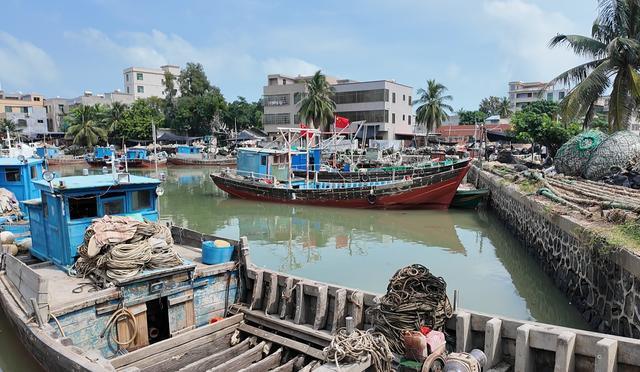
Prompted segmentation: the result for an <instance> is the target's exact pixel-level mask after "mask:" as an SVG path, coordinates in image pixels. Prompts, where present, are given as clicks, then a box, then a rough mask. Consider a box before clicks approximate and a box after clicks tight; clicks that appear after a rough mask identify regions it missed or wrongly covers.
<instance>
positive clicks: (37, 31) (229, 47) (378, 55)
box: [0, 0, 597, 110]
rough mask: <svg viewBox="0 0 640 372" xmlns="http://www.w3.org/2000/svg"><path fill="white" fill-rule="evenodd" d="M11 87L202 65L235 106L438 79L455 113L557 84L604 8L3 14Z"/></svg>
mask: <svg viewBox="0 0 640 372" xmlns="http://www.w3.org/2000/svg"><path fill="white" fill-rule="evenodd" d="M2 3H3V5H2V13H3V14H4V16H3V17H2V22H0V86H1V87H2V89H4V90H5V91H10V92H17V91H20V92H25V93H26V92H36V93H41V94H44V95H45V97H47V98H52V97H57V96H59V97H64V98H74V97H77V96H79V95H81V94H82V92H84V91H85V90H90V91H92V92H94V93H103V92H111V91H113V90H115V89H121V90H123V89H124V88H123V85H124V83H123V76H122V70H123V69H125V68H127V67H130V66H137V67H159V66H161V65H163V64H167V63H170V64H178V65H181V66H184V65H185V64H186V62H200V63H202V65H203V66H204V68H205V71H206V73H207V76H208V77H209V80H210V81H211V82H212V83H213V84H214V85H216V86H218V87H220V89H221V90H222V93H223V94H224V96H225V98H226V99H227V100H229V101H231V100H233V99H235V98H236V97H237V96H244V97H246V98H247V99H249V100H256V99H258V98H260V96H261V95H262V87H263V86H264V85H265V83H266V80H267V78H266V75H267V74H271V73H284V74H291V75H297V74H302V75H305V74H312V73H313V72H315V71H317V70H322V72H323V73H325V74H327V75H331V76H336V77H339V78H348V79H353V80H360V81H366V80H382V79H388V80H395V81H397V82H398V83H402V84H406V85H410V86H412V87H414V89H417V88H420V87H424V86H426V84H427V83H426V81H427V79H436V80H437V81H438V82H440V83H442V84H444V85H445V86H447V87H448V88H449V93H450V94H451V95H452V96H453V98H454V100H453V107H454V108H455V109H456V110H458V109H461V108H464V109H467V110H470V109H476V108H477V106H478V103H479V102H480V100H481V99H482V98H483V97H487V96H490V95H496V96H505V95H506V94H507V89H508V85H507V83H508V82H509V81H513V80H522V81H548V80H550V79H552V78H553V77H555V76H556V75H558V74H559V73H561V72H563V71H564V70H566V69H567V68H569V67H572V66H574V65H576V64H578V63H580V62H581V59H580V58H578V57H576V56H575V55H573V54H572V53H571V52H570V51H568V50H565V49H563V48H556V49H549V48H548V42H549V40H550V39H551V37H553V36H555V35H556V34H558V33H565V34H574V33H575V34H582V35H588V34H589V33H590V29H591V24H592V23H593V20H594V19H595V16H596V10H597V9H596V7H597V2H596V0H561V1H558V0H447V1H442V0H368V1H364V0H349V1H346V0H322V1H321V0H315V1H311V0H307V1H300V0H297V1H295V0H291V1H285V0H268V1H259V0H235V1H214V0H195V1H191V0H182V1H159V0H136V1H133V0H131V1H125V0H82V1H80V0H78V1H68V0H58V1H48V0H47V1H42V0H32V1H26V0H25V1H22V0H3V1H2Z"/></svg>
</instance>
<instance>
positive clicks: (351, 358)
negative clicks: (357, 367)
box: [323, 328, 393, 371]
mask: <svg viewBox="0 0 640 372" xmlns="http://www.w3.org/2000/svg"><path fill="white" fill-rule="evenodd" d="M323 353H324V355H325V357H326V359H327V360H328V361H333V362H335V363H336V366H338V370H340V363H341V362H342V363H343V364H348V363H358V362H361V361H364V360H366V358H367V356H370V357H371V365H372V366H373V367H374V370H376V371H390V370H391V361H392V360H393V354H392V353H391V349H390V348H389V343H388V342H387V339H386V338H385V337H384V335H382V334H381V333H378V332H373V330H371V329H370V330H367V331H362V330H360V329H354V330H353V331H352V332H351V333H350V334H349V333H348V332H347V329H346V328H340V329H339V330H338V331H337V332H336V335H335V336H334V337H333V339H332V340H331V343H330V344H329V346H327V347H325V348H324V350H323Z"/></svg>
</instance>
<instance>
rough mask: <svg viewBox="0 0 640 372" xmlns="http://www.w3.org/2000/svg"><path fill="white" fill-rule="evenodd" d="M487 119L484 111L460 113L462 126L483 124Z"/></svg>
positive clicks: (461, 111) (462, 111)
mask: <svg viewBox="0 0 640 372" xmlns="http://www.w3.org/2000/svg"><path fill="white" fill-rule="evenodd" d="M486 118H487V114H486V113H485V112H482V111H464V110H460V111H458V119H459V121H460V125H474V124H482V123H484V121H485V119H486Z"/></svg>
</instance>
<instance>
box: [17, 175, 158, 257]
mask: <svg viewBox="0 0 640 372" xmlns="http://www.w3.org/2000/svg"><path fill="white" fill-rule="evenodd" d="M116 177H117V179H114V175H112V174H102V175H92V176H70V177H61V178H55V179H53V180H52V181H51V183H48V182H46V181H45V180H39V181H36V182H34V185H35V187H36V188H37V190H38V197H39V199H34V200H30V201H28V202H25V205H27V208H28V211H29V217H30V224H31V236H32V248H31V254H32V255H33V256H35V257H37V258H39V259H41V260H43V261H52V262H53V263H55V264H56V265H59V266H68V265H71V264H73V262H74V260H75V257H76V255H77V247H78V246H79V245H81V244H82V241H83V238H84V233H85V230H86V229H87V227H89V225H91V221H92V220H93V219H94V218H99V217H102V216H104V215H121V216H132V217H134V218H137V219H143V218H144V219H147V220H151V221H157V220H158V217H159V215H158V209H157V195H156V188H157V186H158V184H159V183H160V181H158V180H156V179H153V178H148V177H140V176H133V175H128V174H119V175H116Z"/></svg>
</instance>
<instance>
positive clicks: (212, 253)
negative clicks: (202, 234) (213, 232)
mask: <svg viewBox="0 0 640 372" xmlns="http://www.w3.org/2000/svg"><path fill="white" fill-rule="evenodd" d="M232 256H233V246H232V245H231V244H229V243H228V242H226V241H224V240H216V241H211V240H206V241H204V242H202V263H204V264H207V265H216V264H220V263H223V262H229V261H231V257H232Z"/></svg>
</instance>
